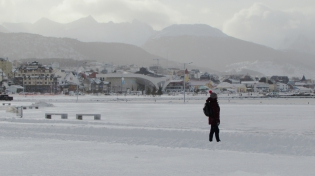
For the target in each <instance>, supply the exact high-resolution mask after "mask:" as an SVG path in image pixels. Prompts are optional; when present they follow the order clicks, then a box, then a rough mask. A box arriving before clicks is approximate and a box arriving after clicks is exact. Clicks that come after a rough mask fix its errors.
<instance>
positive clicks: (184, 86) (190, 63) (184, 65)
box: [184, 62, 192, 103]
mask: <svg viewBox="0 0 315 176" xmlns="http://www.w3.org/2000/svg"><path fill="white" fill-rule="evenodd" d="M191 63H192V62H189V63H184V103H185V102H186V101H185V94H186V85H185V76H186V64H187V65H189V64H191Z"/></svg>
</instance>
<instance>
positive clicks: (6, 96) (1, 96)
mask: <svg viewBox="0 0 315 176" xmlns="http://www.w3.org/2000/svg"><path fill="white" fill-rule="evenodd" d="M0 100H5V101H12V100H13V97H10V96H9V95H0Z"/></svg>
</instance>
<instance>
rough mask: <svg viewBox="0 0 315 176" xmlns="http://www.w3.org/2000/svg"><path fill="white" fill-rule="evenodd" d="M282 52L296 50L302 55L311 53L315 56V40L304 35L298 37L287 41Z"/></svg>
mask: <svg viewBox="0 0 315 176" xmlns="http://www.w3.org/2000/svg"><path fill="white" fill-rule="evenodd" d="M279 49H280V50H294V51H298V52H302V53H309V54H314V55H315V40H312V39H310V38H308V37H306V36H304V35H298V36H296V37H291V38H290V39H289V38H287V39H285V40H284V41H283V42H282V44H281V46H280V47H279Z"/></svg>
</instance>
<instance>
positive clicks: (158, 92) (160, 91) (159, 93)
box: [157, 86, 163, 95]
mask: <svg viewBox="0 0 315 176" xmlns="http://www.w3.org/2000/svg"><path fill="white" fill-rule="evenodd" d="M157 94H158V95H162V94H163V92H162V87H161V86H159V89H158V91H157Z"/></svg>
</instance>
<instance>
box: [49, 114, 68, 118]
mask: <svg viewBox="0 0 315 176" xmlns="http://www.w3.org/2000/svg"><path fill="white" fill-rule="evenodd" d="M52 115H61V119H67V118H68V114H66V113H45V118H46V119H51V116H52Z"/></svg>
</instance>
